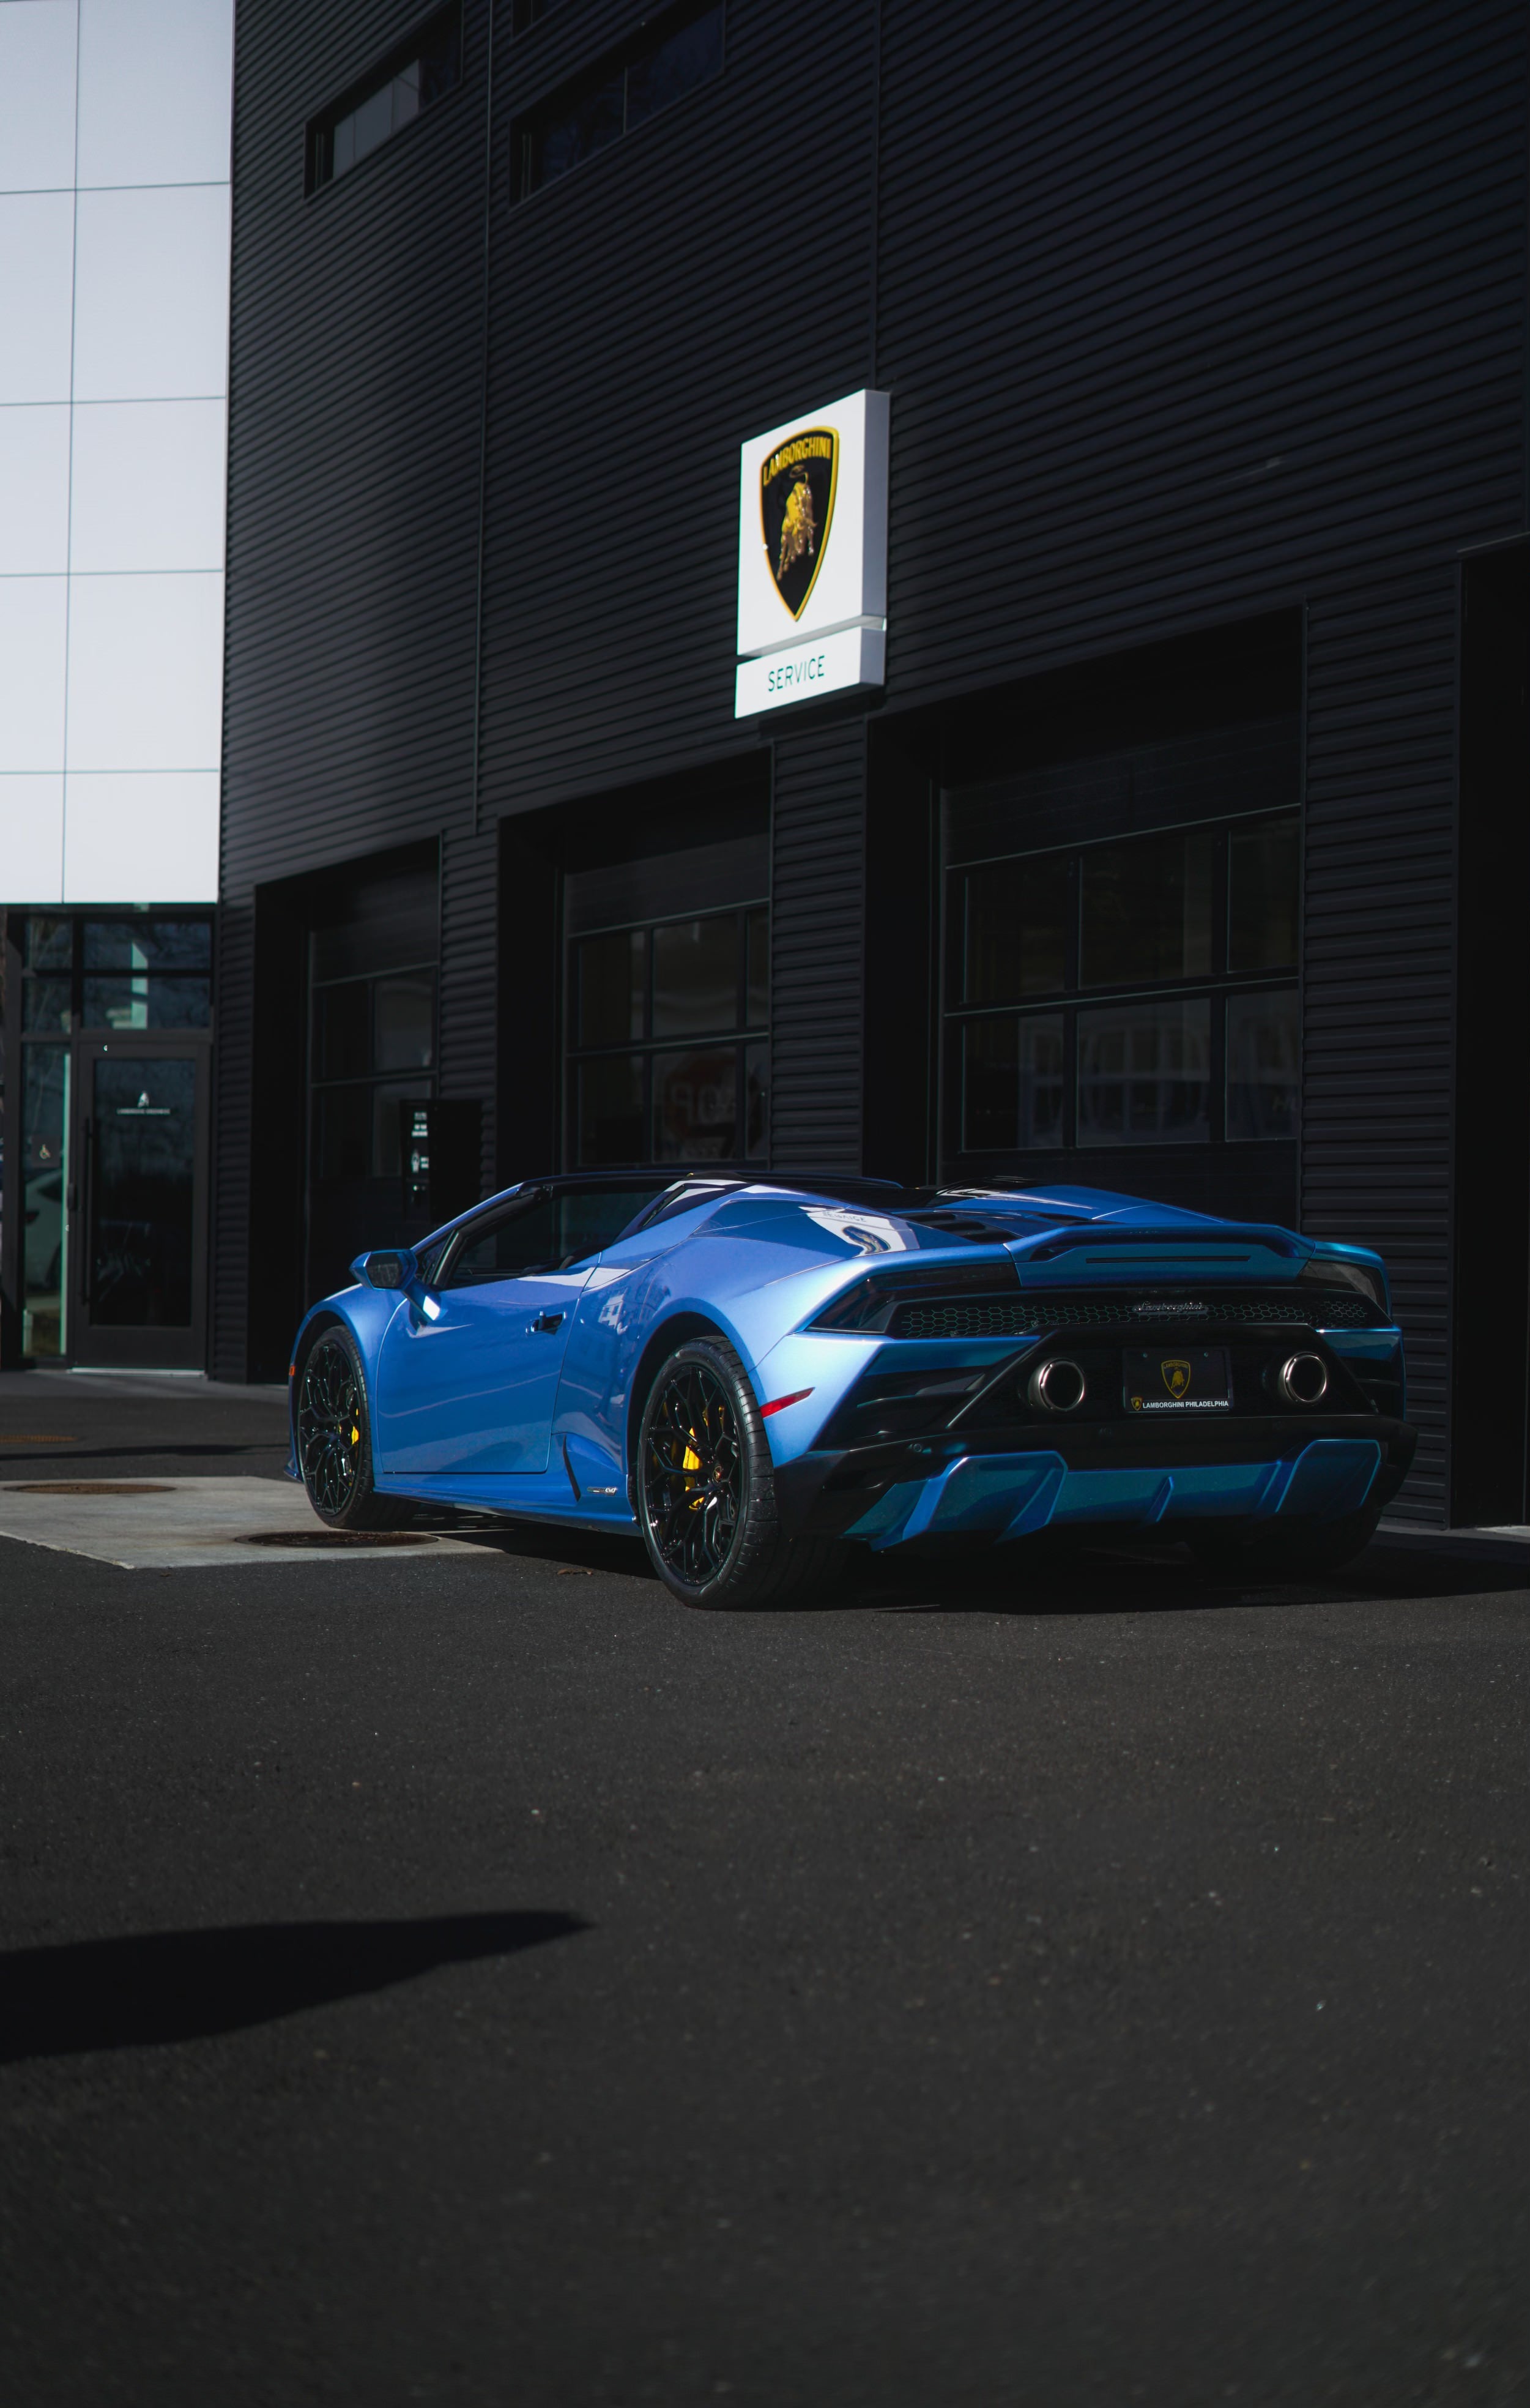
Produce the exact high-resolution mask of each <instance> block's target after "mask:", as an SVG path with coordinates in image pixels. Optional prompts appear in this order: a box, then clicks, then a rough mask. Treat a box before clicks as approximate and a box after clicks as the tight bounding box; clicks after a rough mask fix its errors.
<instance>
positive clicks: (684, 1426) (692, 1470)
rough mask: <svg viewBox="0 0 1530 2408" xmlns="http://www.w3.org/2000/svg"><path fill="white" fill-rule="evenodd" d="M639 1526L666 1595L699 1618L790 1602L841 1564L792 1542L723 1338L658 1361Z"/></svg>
mask: <svg viewBox="0 0 1530 2408" xmlns="http://www.w3.org/2000/svg"><path fill="white" fill-rule="evenodd" d="M636 1490H637V1505H638V1520H639V1522H640V1524H641V1526H642V1532H643V1541H644V1544H645V1545H646V1546H647V1548H648V1552H649V1560H650V1561H651V1564H652V1566H653V1569H654V1570H655V1571H656V1572H657V1573H658V1575H659V1578H660V1579H661V1580H662V1581H663V1582H664V1584H665V1587H666V1588H667V1589H668V1590H669V1592H670V1594H671V1596H672V1597H678V1598H679V1601H680V1603H681V1604H682V1605H690V1606H697V1607H701V1608H703V1609H713V1610H715V1609H717V1608H720V1607H721V1608H738V1607H744V1606H773V1605H786V1604H788V1603H791V1604H797V1603H800V1602H801V1601H803V1600H804V1599H805V1598H808V1596H809V1595H810V1594H811V1593H812V1591H813V1590H815V1589H817V1588H819V1587H821V1586H822V1584H823V1583H824V1582H825V1581H826V1580H827V1579H828V1577H829V1575H830V1574H831V1572H833V1571H834V1570H835V1569H836V1566H837V1565H838V1564H840V1563H841V1562H842V1560H843V1557H844V1549H843V1547H842V1546H841V1545H840V1544H839V1542H838V1541H836V1540H832V1539H828V1540H825V1539H790V1538H788V1537H787V1536H786V1535H785V1533H784V1532H783V1531H782V1529H781V1527H780V1517H779V1512H778V1509H777V1504H776V1473H775V1467H774V1465H773V1464H772V1462H771V1459H770V1445H769V1441H767V1439H766V1437H765V1424H764V1423H763V1422H762V1420H761V1419H760V1408H759V1405H758V1403H757V1402H756V1400H755V1396H754V1391H753V1389H752V1388H751V1385H750V1383H749V1378H748V1375H747V1373H746V1372H745V1369H744V1367H743V1365H742V1363H740V1361H739V1359H738V1357H737V1355H736V1354H735V1352H734V1350H733V1348H732V1347H731V1346H730V1345H729V1344H728V1341H727V1340H726V1339H725V1338H721V1337H719V1338H693V1339H689V1340H687V1341H686V1343H685V1344H684V1345H683V1346H678V1347H677V1348H676V1350H675V1352H674V1354H673V1355H670V1356H669V1358H668V1360H667V1361H666V1362H664V1363H661V1365H660V1366H659V1369H658V1371H657V1373H656V1374H655V1377H654V1381H653V1384H652V1386H651V1388H650V1390H649V1393H648V1398H647V1400H646V1402H645V1404H644V1406H643V1418H642V1422H641V1425H640V1426H639V1429H638V1435H637V1478H636Z"/></svg>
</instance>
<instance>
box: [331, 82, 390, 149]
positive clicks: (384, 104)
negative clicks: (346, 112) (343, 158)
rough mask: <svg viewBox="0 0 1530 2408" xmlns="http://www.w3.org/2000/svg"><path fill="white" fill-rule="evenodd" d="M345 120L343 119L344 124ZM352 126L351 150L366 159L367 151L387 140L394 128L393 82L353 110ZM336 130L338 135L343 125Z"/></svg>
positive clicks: (351, 116)
mask: <svg viewBox="0 0 1530 2408" xmlns="http://www.w3.org/2000/svg"><path fill="white" fill-rule="evenodd" d="M343 122H344V121H343V120H342V124H343ZM350 126H351V150H352V156H353V157H354V158H357V159H365V157H366V154H367V152H368V151H369V150H376V149H377V147H378V145H379V142H386V141H387V139H388V136H389V135H390V134H391V133H392V132H393V86H392V84H385V85H384V86H383V88H382V90H381V91H380V92H375V93H373V94H372V97H371V99H370V100H364V101H363V102H362V105H361V107H360V108H357V109H353V110H352V111H351V115H350ZM335 131H336V136H338V135H339V133H340V131H341V127H340V126H336V129H335Z"/></svg>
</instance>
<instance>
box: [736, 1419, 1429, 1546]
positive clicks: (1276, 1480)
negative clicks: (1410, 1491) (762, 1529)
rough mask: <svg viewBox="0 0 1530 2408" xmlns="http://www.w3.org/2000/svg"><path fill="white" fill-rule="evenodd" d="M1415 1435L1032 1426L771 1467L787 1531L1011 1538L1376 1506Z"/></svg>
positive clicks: (1235, 1427) (1334, 1515) (1372, 1422)
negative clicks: (1056, 1531) (1078, 1529)
mask: <svg viewBox="0 0 1530 2408" xmlns="http://www.w3.org/2000/svg"><path fill="white" fill-rule="evenodd" d="M1416 1444H1417V1433H1416V1432H1415V1431H1414V1430H1412V1429H1411V1428H1410V1427H1409V1426H1408V1424H1407V1423H1406V1422H1399V1421H1389V1420H1386V1419H1384V1418H1383V1417H1382V1416H1381V1415H1380V1414H1376V1413H1345V1414H1338V1413H1330V1414H1325V1415H1321V1416H1320V1415H1317V1414H1313V1415H1311V1416H1310V1417H1308V1418H1306V1419H1304V1420H1303V1421H1302V1423H1301V1424H1300V1426H1293V1423H1292V1420H1291V1419H1290V1417H1289V1416H1284V1417H1281V1418H1280V1419H1276V1418H1273V1417H1272V1418H1270V1419H1268V1420H1264V1419H1258V1418H1254V1417H1252V1416H1251V1417H1249V1418H1247V1419H1237V1420H1232V1421H1223V1422H1221V1423H1220V1424H1219V1425H1218V1426H1216V1427H1215V1428H1212V1427H1209V1426H1208V1424H1207V1422H1205V1421H1203V1420H1200V1419H1198V1418H1197V1419H1196V1420H1195V1421H1194V1422H1193V1423H1188V1424H1187V1423H1180V1424H1178V1425H1177V1426H1175V1427H1173V1428H1172V1429H1167V1430H1165V1429H1164V1428H1162V1427H1157V1426H1155V1427H1154V1428H1152V1429H1144V1428H1142V1427H1141V1426H1140V1425H1137V1424H1134V1423H1131V1422H1126V1421H1122V1422H1105V1423H1095V1424H1091V1425H1088V1426H1080V1427H1079V1428H1075V1429H1067V1430H1058V1429H1056V1428H1054V1427H1038V1426H1036V1425H1035V1424H1031V1425H1026V1426H1017V1427H1015V1428H1010V1429H1001V1430H985V1431H982V1432H980V1433H979V1432H973V1433H971V1434H970V1435H967V1436H964V1437H963V1438H961V1439H957V1438H954V1437H941V1438H935V1439H926V1440H898V1441H886V1442H884V1443H881V1444H879V1445H875V1446H865V1447H856V1448H852V1449H847V1450H845V1451H844V1452H842V1453H831V1452H828V1451H823V1452H821V1453H816V1454H808V1455H799V1456H797V1458H796V1459H795V1461H794V1462H792V1463H787V1464H783V1465H781V1466H780V1467H779V1469H778V1471H777V1474H776V1490H777V1497H778V1499H779V1506H780V1511H781V1513H782V1517H783V1519H784V1521H785V1523H786V1526H787V1527H788V1528H789V1529H790V1530H792V1531H793V1532H794V1533H799V1534H802V1535H808V1534H815V1535H817V1534H822V1535H823V1536H833V1535H837V1536H839V1537H843V1538H851V1539H857V1540H862V1541H865V1542H866V1543H867V1544H869V1545H870V1546H872V1547H877V1548H881V1547H891V1546H898V1545H902V1544H906V1543H908V1541H913V1540H916V1539H922V1538H931V1539H943V1538H944V1539H956V1538H962V1539H976V1538H984V1539H990V1540H1010V1539H1021V1538H1026V1537H1029V1536H1031V1535H1033V1534H1034V1533H1035V1532H1037V1531H1039V1530H1043V1529H1056V1528H1065V1527H1088V1526H1090V1525H1101V1526H1104V1525H1114V1526H1116V1527H1121V1526H1123V1525H1124V1526H1127V1527H1150V1526H1152V1525H1155V1524H1164V1525H1166V1526H1169V1527H1172V1526H1174V1525H1175V1524H1179V1523H1187V1522H1206V1521H1210V1520H1216V1521H1229V1520H1235V1521H1243V1520H1248V1521H1266V1520H1268V1521H1273V1520H1275V1519H1276V1518H1277V1517H1279V1518H1280V1519H1281V1520H1282V1521H1287V1522H1290V1521H1300V1522H1304V1523H1314V1522H1332V1521H1337V1520H1338V1519H1339V1518H1340V1517H1341V1516H1342V1515H1344V1514H1347V1513H1353V1512H1359V1511H1360V1509H1361V1507H1362V1506H1365V1505H1372V1506H1382V1505H1385V1504H1386V1503H1387V1502H1388V1501H1389V1499H1390V1498H1393V1497H1394V1495H1395V1494H1396V1492H1397V1490H1398V1488H1399V1487H1400V1486H1401V1485H1402V1483H1403V1480H1404V1478H1405V1477H1406V1475H1407V1472H1408V1466H1409V1464H1410V1463H1411V1462H1412V1460H1413V1450H1414V1447H1415V1445H1416Z"/></svg>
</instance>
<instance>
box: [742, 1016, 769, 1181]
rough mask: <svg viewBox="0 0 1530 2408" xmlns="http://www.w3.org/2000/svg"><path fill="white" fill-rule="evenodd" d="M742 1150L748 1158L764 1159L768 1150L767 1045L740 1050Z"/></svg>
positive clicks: (754, 1159) (755, 1160)
mask: <svg viewBox="0 0 1530 2408" xmlns="http://www.w3.org/2000/svg"><path fill="white" fill-rule="evenodd" d="M744 1086H745V1105H744V1110H745V1125H744V1152H745V1154H747V1155H748V1157H749V1159H750V1161H751V1162H764V1161H765V1160H766V1159H767V1157H768V1155H769V1153H770V1048H769V1046H768V1045H750V1046H746V1048H745V1050H744Z"/></svg>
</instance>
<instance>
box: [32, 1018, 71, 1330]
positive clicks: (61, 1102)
mask: <svg viewBox="0 0 1530 2408" xmlns="http://www.w3.org/2000/svg"><path fill="white" fill-rule="evenodd" d="M69 1051H70V1049H69V1047H68V1046H67V1045H29V1046H27V1048H26V1049H25V1052H24V1053H23V1054H22V1057H21V1058H22V1061H23V1063H24V1064H25V1069H24V1072H23V1082H24V1084H23V1097H22V1107H21V1250H22V1269H21V1351H22V1353H23V1354H26V1355H62V1354H63V1353H64V1348H65V1346H66V1344H67V1342H68V1329H67V1323H66V1318H65V1310H64V1304H65V1296H66V1292H67V1285H68V1279H67V1250H68V1238H67V1228H66V1224H65V1221H64V1187H65V1184H66V1183H67V1180H68V1176H69V1156H68V1140H69Z"/></svg>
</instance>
